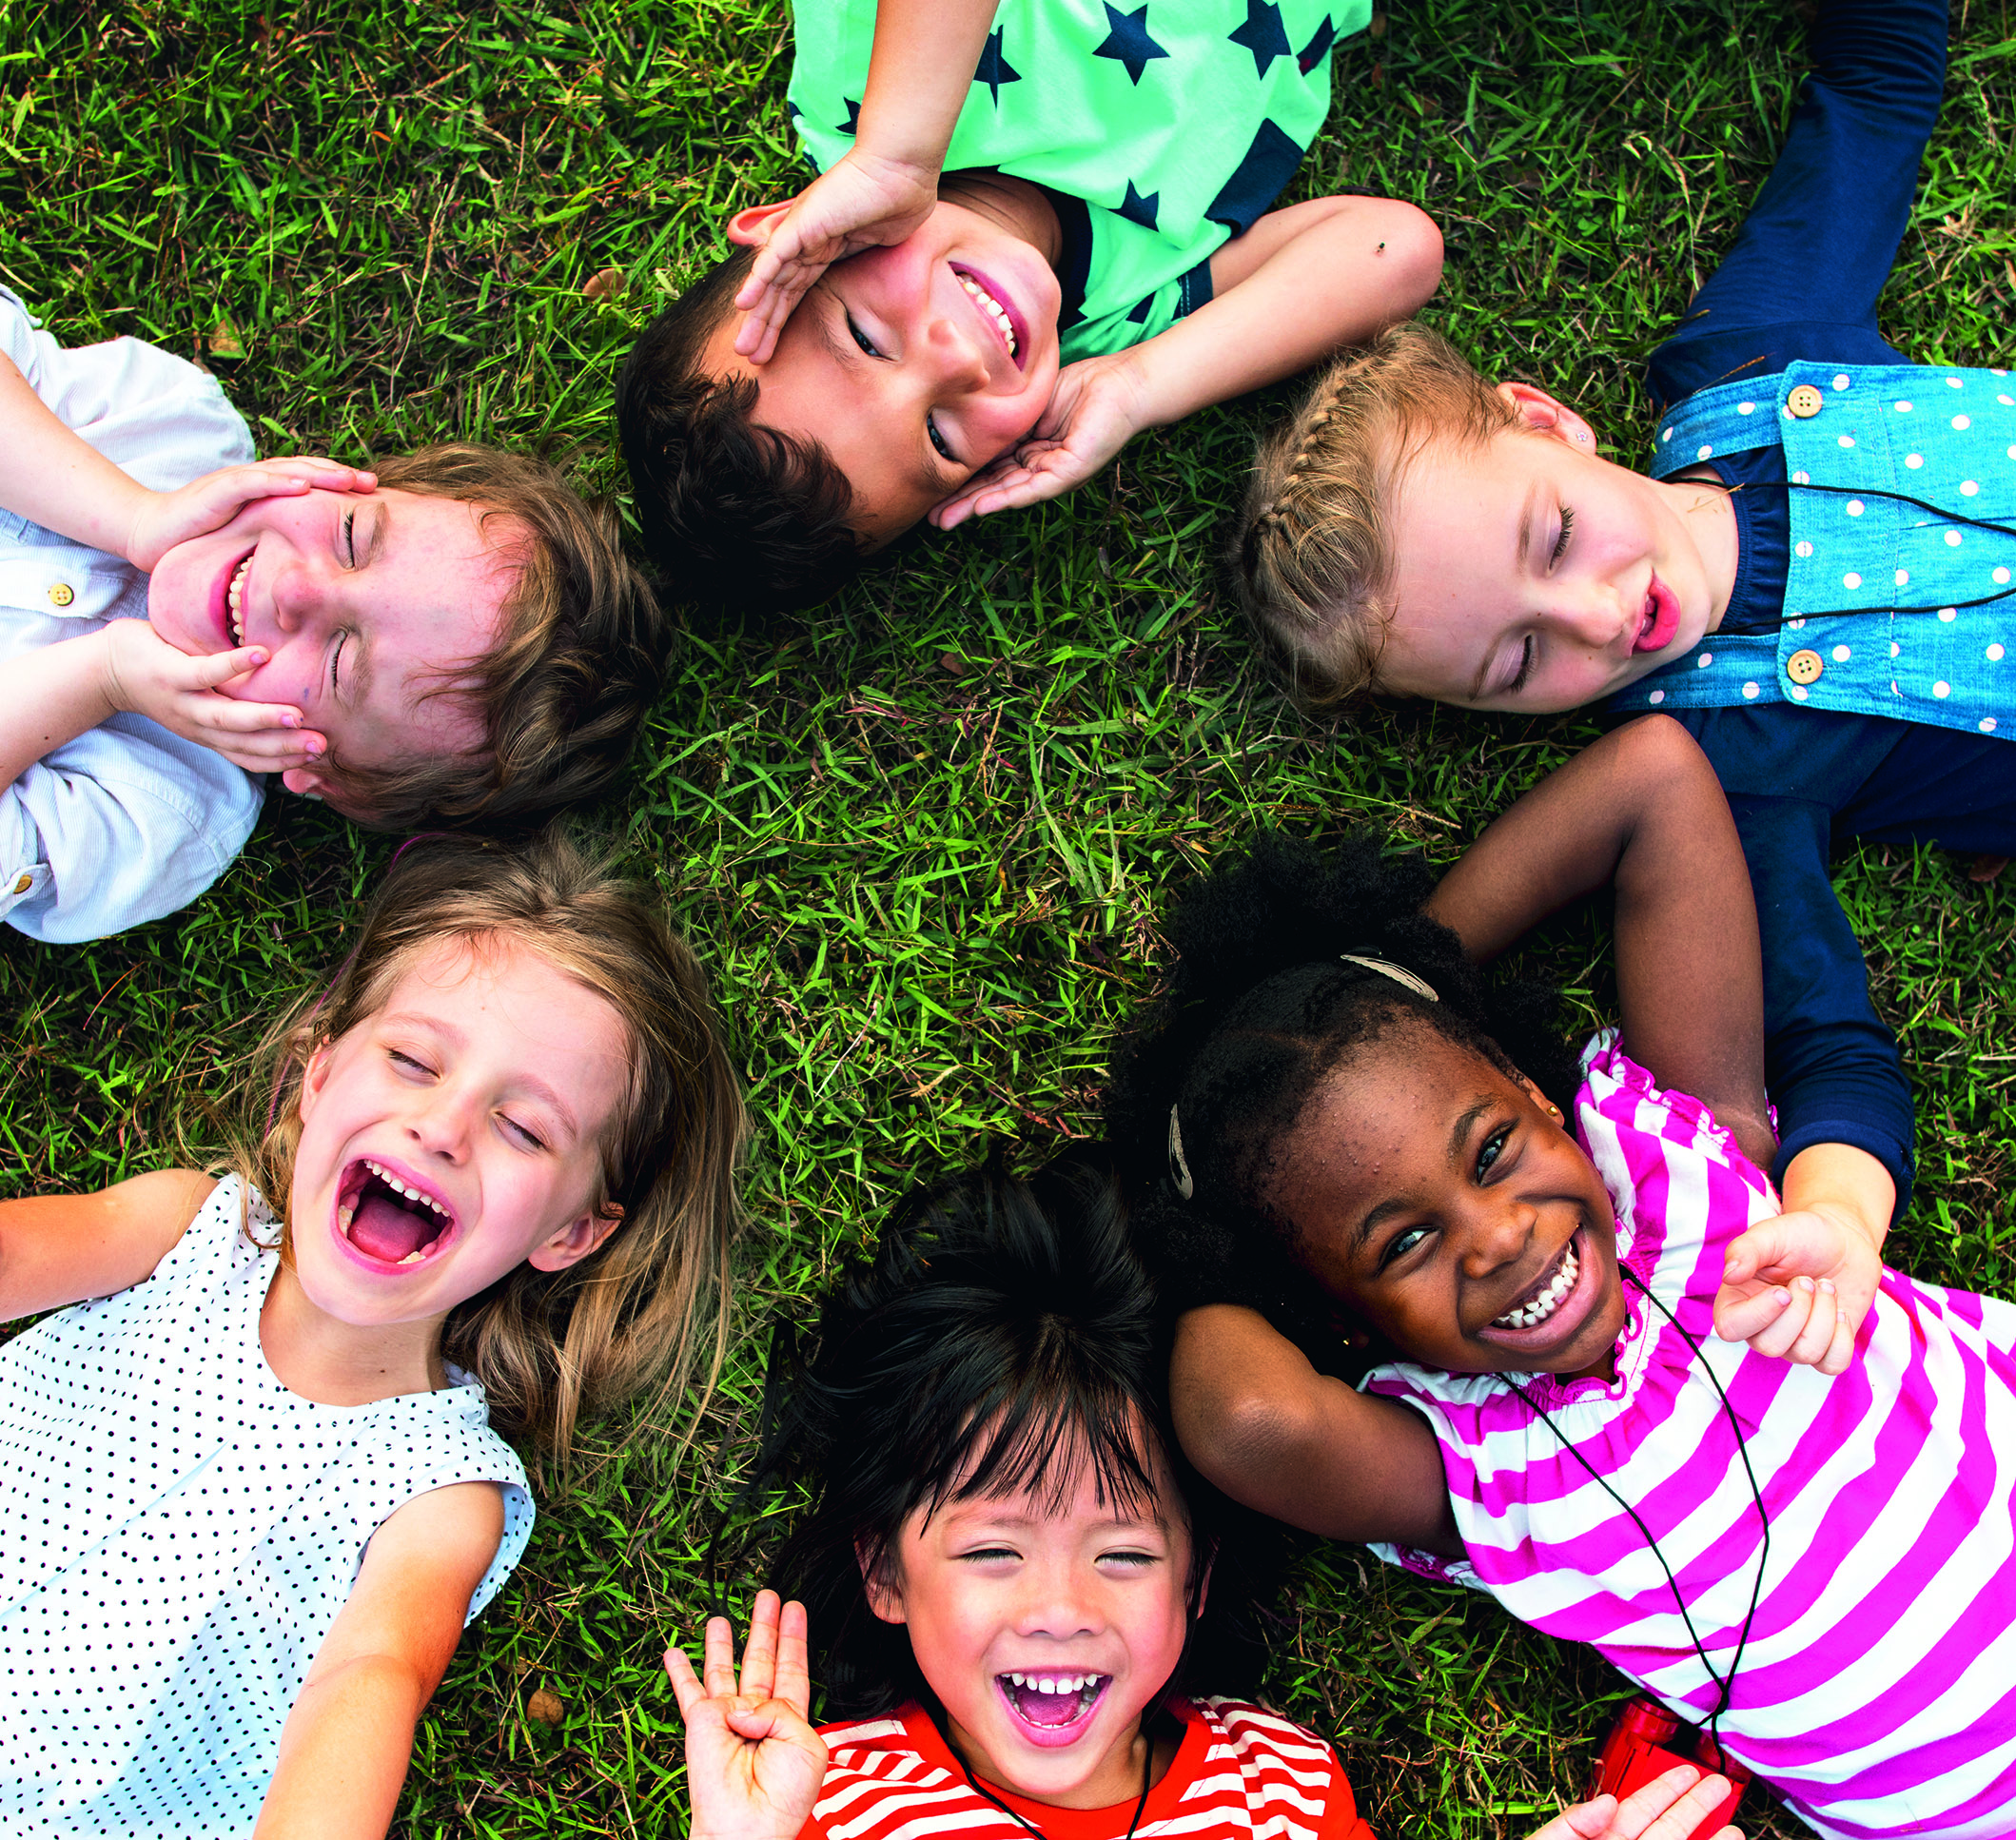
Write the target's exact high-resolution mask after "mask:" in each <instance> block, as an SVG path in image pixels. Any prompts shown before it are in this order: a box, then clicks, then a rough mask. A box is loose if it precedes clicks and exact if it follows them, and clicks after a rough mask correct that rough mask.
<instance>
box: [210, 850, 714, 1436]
mask: <svg viewBox="0 0 2016 1840" xmlns="http://www.w3.org/2000/svg"><path fill="white" fill-rule="evenodd" d="M444 940H460V941H462V942H465V943H466V944H467V945H468V947H469V948H470V949H472V950H475V951H481V950H483V949H485V948H486V947H492V946H495V945H498V944H500V943H504V942H508V943H510V944H512V945H516V946H519V947H521V948H523V949H526V950H528V951H531V952H535V953H537V954H538V956H539V957H540V958H542V959H544V960H545V961H546V963H547V964H549V965H550V966H552V967H553V968H554V969H556V970H558V971H559V972H561V973H562V974H563V975H565V976H567V977H570V978H572V979H574V980H575V981H576V982H577V983H579V984H581V985H583V986H585V987H586V988H587V989H590V990H593V991H594V992H595V993H596V995H597V996H598V997H600V998H601V999H602V1000H603V1001H604V1002H605V1003H607V1004H608V1005H609V1006H610V1007H611V1008H613V1009H614V1010H615V1011H616V1012H617V1016H618V1017H620V1018H621V1020H622V1024H623V1028H624V1031H625V1033H626V1034H627V1036H628V1037H629V1046H630V1059H631V1080H630V1090H629V1092H628V1094H627V1095H626V1100H625V1103H624V1104H623V1105H622V1106H619V1107H618V1108H617V1112H616V1114H615V1115H614V1116H612V1117H611V1118H610V1120H609V1121H608V1123H607V1125H606V1126H605V1127H604V1129H603V1133H602V1141H601V1145H600V1150H601V1167H600V1173H599V1175H598V1178H597V1186H596V1192H595V1193H594V1195H593V1196H592V1198H591V1204H592V1206H593V1207H594V1208H595V1209H597V1210H600V1209H602V1208H605V1207H606V1206H608V1205H609V1204H616V1205H617V1206H619V1207H620V1208H621V1209H622V1210H623V1214H622V1222H621V1224H620V1225H618V1226H617V1229H616V1231H615V1232H614V1233H612V1234H611V1235H610V1236H609V1238H608V1239H607V1240H606V1241H604V1242H603V1243H602V1244H601V1246H599V1247H598V1248H597V1250H596V1251H595V1252H594V1253H593V1254H591V1255H590V1256H589V1257H588V1258H586V1259H583V1260H582V1261H581V1262H580V1263H578V1264H575V1265H572V1266H570V1267H568V1268H567V1269H566V1270H564V1271H552V1272H548V1271H538V1270H535V1269H534V1268H533V1267H532V1266H531V1265H529V1264H521V1265H519V1267H518V1268H517V1269H516V1270H515V1271H513V1272H511V1273H510V1274H509V1275H508V1276H506V1277H504V1278H502V1279H500V1280H499V1282H497V1283H495V1284H493V1285H492V1286H491V1287H490V1288H489V1289H488V1290H486V1291H484V1292H482V1293H481V1294H480V1295H479V1296H476V1297H472V1298H470V1299H469V1300H467V1301H466V1302H463V1303H460V1304H459V1305H457V1307H456V1308H455V1309H453V1310H451V1311H450V1312H449V1314H448V1320H447V1321H446V1323H445V1324H444V1326H443V1329H442V1336H441V1351H442V1353H443V1355H444V1356H445V1357H446V1358H447V1359H448V1360H451V1361H453V1362H455V1363H456V1365H458V1366H460V1367H462V1368H465V1369H467V1370H468V1371H469V1372H470V1373H472V1374H474V1375H475V1376H476V1377H477V1379H479V1380H481V1381H482V1383H483V1386H484V1389H485V1390H486V1392H487V1393H488V1395H489V1399H490V1409H491V1415H492V1418H493V1419H495V1420H496V1421H497V1423H498V1424H499V1428H500V1429H502V1430H505V1431H507V1432H511V1433H514V1434H518V1435H521V1436H525V1437H528V1438H529V1439H532V1440H533V1441H534V1442H535V1443H537V1444H538V1446H539V1447H540V1448H541V1449H542V1450H543V1451H545V1452H546V1453H547V1454H548V1455H550V1456H552V1457H553V1458H556V1459H557V1460H558V1461H559V1462H560V1463H562V1464H564V1463H565V1461H566V1459H567V1457H568V1454H569V1452H570V1450H571V1448H572V1444H573V1439H574V1431H575V1426H576V1423H577V1420H578V1419H580V1418H581V1416H582V1415H583V1414H584V1413H594V1412H597V1411H600V1410H603V1409H605V1408H607V1407H609V1406H612V1405H616V1404H617V1403H620V1402H621V1401H622V1400H627V1399H629V1398H631V1397H632V1396H634V1395H635V1394H636V1393H638V1392H639V1391H641V1390H643V1389H644V1388H645V1387H646V1386H648V1385H649V1384H650V1382H651V1381H652V1380H653V1379H654V1378H656V1377H658V1376H660V1375H662V1376H663V1378H664V1383H665V1385H666V1387H667V1388H668V1389H669V1388H671V1387H673V1386H675V1385H677V1384H680V1383H682V1382H683V1381H684V1380H686V1379H687V1378H689V1376H690V1374H691V1372H692V1369H693V1367H694V1365H695V1347H696V1344H697V1343H698V1342H699V1341H700V1340H701V1337H700V1333H699V1324H700V1321H701V1318H702V1316H703V1313H704V1312H703V1305H704V1303H705V1302H706V1301H707V1300H708V1299H709V1298H710V1296H711V1298H712V1301H713V1316H714V1334H713V1351H712V1356H711V1359H710V1360H709V1362H708V1373H707V1380H706V1385H707V1387H708V1388H710V1389H711V1388H712V1385H713V1382H714V1376H715V1374H716V1373H717V1372H718V1369H719V1365H720V1361H721V1358H722V1355H723V1353H724V1351H725V1348H726V1345H727V1334H728V1307H729V1248H730V1244H731V1243H732V1241H733V1239H734V1230H735V1227H736V1225H737V1223H738V1210H737V1204H736V1192H735V1183H736V1166H737V1163H738V1160H739V1157H740V1152H741V1146H742V1141H743V1138H744V1137H745V1135H746V1133H747V1126H748V1121H747V1115H746V1113H745V1111H744V1108H743V1104H742V1092H741V1084H740V1082H739V1080H738V1079H737V1078H736V1076H735V1072H734V1067H732V1066H731V1064H730V1061H729V1057H728V1052H727V1048H726V1047H725V1046H724V1044H723V1041H722V1035H721V1028H720V1025H719V1021H718V1018H717V1016H716V1013H715V1010H714V1004H713V1002H712V1000H711V998H710V996H709V994H708V989H707V978H706V974H705V973H704V972H703V971H702V970H701V969H700V967H699V964H698V962H697V960H695V957H694V955H693V952H692V951H691V949H689V948H688V947H687V946H686V945H685V943H684V942H683V941H682V940H681V939H679V937H678V936H677V935H676V934H675V932H674V931H673V930H672V929H671V928H670V927H669V926H668V925H667V924H666V922H665V920H664V918H663V917H662V915H661V914H660V912H659V911H658V910H657V908H656V904H654V903H652V902H650V901H648V900H646V899H645V898H643V896H642V895H641V894H640V893H639V892H638V891H636V889H634V888H633V887H632V886H631V885H630V884H629V883H628V882H627V881H626V880H625V879H624V878H623V877H621V876H619V875H618V874H617V873H616V872H615V871H613V870H612V869H611V868H610V866H609V865H608V864H607V863H606V862H603V861H599V860H597V859H596V858H595V857H593V856H590V855H589V854H587V853H585V852H584V851H582V850H581V849H580V848H579V847H578V846H577V844H575V843H574V842H573V841H572V840H571V839H570V838H569V837H568V836H567V835H565V834H564V833H563V832H559V831H558V830H551V831H548V832H544V833H542V834H541V835H539V836H537V837H535V838H533V839H532V840H530V841H529V842H526V843H522V844H517V845H511V846H506V845H502V844H497V843H490V842H486V841H483V840H481V839H478V838H469V837H463V838H456V837H445V836H444V837H440V838H438V839H430V840H427V841H425V842H421V843H419V844H415V845H412V846H409V847H408V848H407V849H406V851H403V852H402V854H401V856H400V857H399V858H398V859H397V860H396V861H395V862H394V864H393V867H392V868H391V870H390V871H388V872H387V873H386V875H385V879H384V881H383V883H382V886H381V887H380V889H379V891H378V894H377V897H376V899H374V900H373V902H372V904H371V907H370V910H369V911H368V912H367V913H366V914H365V916H364V919H363V923H362V928H361V929H360V930H359V933H358V939H357V945H356V948H355V949H353V950H352V952H351V953H350V955H349V957H348V958H346V959H345V960H344V961H343V965H342V967H341V969H339V970H338V971H337V973H336V976H335V978H334V979H333V980H332V981H331V983H330V984H329V987H328V989H326V990H324V991H323V993H322V994H321V995H320V996H315V997H307V996H304V997H303V998H302V999H301V1001H300V1002H298V1003H297V1004H295V1005H294V1006H293V1008H291V1010H290V1011H289V1012H288V1013H287V1014H286V1015H284V1017H282V1018H281V1019H280V1020H279V1021H278V1022H277V1023H275V1024H274V1026H273V1027H272V1028H271V1029H270V1030H269V1031H268V1032H267V1034H266V1036H265V1038H264V1041H263V1043H262V1044H261V1046H260V1047H259V1049H258V1050H257V1052H256V1054H255V1056H254V1063H253V1070H252V1072H251V1074H250V1076H249V1077H248V1078H247V1080H246V1082H245V1088H244V1093H243V1098H242V1106H241V1110H242V1117H241V1120H240V1122H239V1127H238V1129H237V1131H236V1133H235V1135H236V1136H237V1139H238V1145H239V1152H238V1155H237V1157H236V1159H235V1160H236V1162H237V1164H238V1166H239V1172H240V1173H241V1174H242V1175H243V1176H245V1179H246V1180H247V1181H248V1182H249V1183H250V1184H252V1185H253V1186H255V1187H256V1188H258V1189H259V1191H260V1192H261V1193H263V1194H264V1196H265V1197H266V1198H267V1201H268V1203H269V1204H270V1205H271V1206H272V1207H273V1208H274V1210H275V1211H276V1212H279V1213H281V1214H282V1215H283V1256H288V1255H287V1254H286V1252H285V1247H286V1245H287V1243H288V1240H287V1235H288V1234H289V1233H290V1232H291V1222H290V1221H289V1220H288V1219H287V1216H288V1214H289V1213H290V1212H291V1197H292V1192H293V1180H294V1157H295V1151H296V1149H297V1147H298V1146H299V1145H300V1141H301V1119H300V1116H299V1110H298V1101H299V1099H300V1093H301V1081H302V1076H303V1072H304V1070H305V1069H306V1067H307V1065H308V1060H309V1057H310V1056H311V1055H312V1054H313V1053H314V1052H315V1050H316V1048H317V1047H320V1046H321V1045H322V1044H323V1043H325V1042H333V1041H335V1040H337V1039H338V1038H339V1037H341V1036H343V1035H344V1034H346V1033H348V1031H349V1030H350V1029H352V1028H356V1027H357V1026H358V1025H359V1024H360V1023H362V1022H364V1021H366V1020H367V1019H368V1018H369V1017H370V1016H371V1015H373V1014H374V1013H375V1012H376V1011H377V1010H378V1009H379V1008H381V1007H382V1005H383V1004H384V1002H385V1001H386V999H387V998H388V997H389V995H390V994H391V991H392V989H393V988H394V986H395V985H396V984H397V983H398V981H399V979H400V977H401V975H402V974H403V973H404V971H405V970H406V969H407V968H408V967H409V966H410V965H411V964H412V963H413V961H414V960H415V959H416V958H417V957H418V956H419V955H420V954H421V952H423V951H425V950H427V949H429V948H431V947H434V946H437V945H439V944H440V943H441V942H442V941H444Z"/></svg>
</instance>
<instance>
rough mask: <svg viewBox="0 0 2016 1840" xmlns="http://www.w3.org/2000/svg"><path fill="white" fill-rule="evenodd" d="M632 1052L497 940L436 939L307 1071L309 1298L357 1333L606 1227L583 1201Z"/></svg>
mask: <svg viewBox="0 0 2016 1840" xmlns="http://www.w3.org/2000/svg"><path fill="white" fill-rule="evenodd" d="M629 1060H630V1055H629V1042H628V1039H627V1036H626V1032H625V1030H624V1028H623V1025H622V1022H621V1021H620V1019H619V1018H618V1017H617V1013H616V1011H615V1010H614V1009H613V1008H611V1007H610V1006H609V1005H608V1004H607V1003H606V1002H604V1001H603V1000H602V999H601V998H600V997H598V996H597V995H596V994H595V993H594V992H593V991H591V990H589V989H586V988H585V987H584V986H582V985H580V984H577V983H576V982H575V981H574V980H573V979H572V978H569V977H565V976H563V975H562V974H561V973H560V972H558V971H557V970H555V969H553V967H552V966H550V965H549V964H547V963H546V962H545V961H544V960H543V959H541V958H538V956H536V955H535V954H533V953H531V952H529V951H527V950H526V949H524V948H523V947H521V946H519V945H516V944H514V943H512V942H510V941H505V940H497V941H486V942H484V943H483V944H482V946H481V947H480V949H478V948H476V947H473V946H472V945H471V944H470V943H469V942H467V941H462V940H445V941H442V942H441V943H440V944H439V945H436V946H433V947H431V948H429V949H427V950H426V951H425V952H423V953H421V954H420V955H418V956H417V957H416V958H415V960H414V961H413V962H412V964H411V965H410V966H408V968H407V969H406V970H405V971H404V972H403V973H402V974H401V976H400V977H399V979H398V981H397V983H396V984H395V985H394V986H393V988H392V989H391V990H390V992H389V993H388V994H387V997H386V1000H385V1002H384V1004H383V1006H382V1008H380V1009H379V1010H378V1012H377V1013H376V1014H374V1015H372V1016H369V1017H367V1018H366V1019H365V1020H364V1021H362V1022H361V1023H359V1024H358V1025H357V1026H356V1027H355V1028H351V1029H349V1030H348V1031H347V1032H345V1033H344V1034H343V1036H341V1037H340V1038H339V1039H338V1040H336V1041H334V1042H330V1043H324V1044H323V1047H320V1048H319V1049H317V1051H316V1053H315V1055H314V1057H313V1059H312V1060H311V1061H310V1063H309V1066H308V1068H307V1071H306V1074H305V1076H304V1078H303V1082H302V1090H301V1103H300V1109H301V1120H302V1133H301V1142H300V1145H299V1146H298V1148H297V1150H296V1152H295V1159H294V1182H293V1189H292V1196H291V1202H290V1206H289V1219H290V1222H291V1225H292V1242H291V1243H292V1249H293V1261H294V1269H295V1272H296V1274H297V1276H298V1279H299V1282H300V1284H301V1287H302V1289H303V1292H304V1293H305V1294H306V1296H307V1298H308V1300H309V1302H312V1303H313V1304H314V1305H315V1306H316V1307H317V1308H318V1309H320V1310H321V1311H323V1313H324V1314H325V1315H328V1316H331V1317H334V1318H336V1319H337V1320H338V1321H343V1322H346V1323H350V1324H352V1325H355V1326H379V1327H382V1326H386V1325H390V1324H393V1323H401V1322H415V1321H425V1320H429V1319H435V1318H439V1317H440V1316H442V1315H444V1314H445V1313H446V1312H447V1311H448V1310H450V1309H452V1308H453V1307H454V1306H455V1305H456V1304H458V1303H460V1302H464V1301H465V1300H467V1299H468V1298H471V1297H474V1296H476V1295H477V1294H478V1293H479V1292H480V1291H483V1290H486V1289H487V1288H488V1287H489V1286H490V1285H491V1284H492V1283H494V1282H496V1281H497V1280H498V1279H499V1278H502V1277H503V1276H505V1274H506V1273H508V1272H511V1271H514V1270H516V1269H517V1267H518V1266H519V1265H521V1264H525V1263H531V1264H533V1265H535V1266H537V1267H538V1269H540V1270H542V1271H555V1270H559V1269H562V1268H564V1267H565V1266H567V1265H570V1264H573V1263H576V1262H577V1261H578V1260H580V1259H584V1258H586V1257H587V1256H588V1254H589V1253H591V1252H593V1251H594V1250H595V1249H596V1247H597V1246H598V1245H599V1244H600V1243H602V1241H603V1240H604V1239H606V1238H607V1237H608V1235H609V1233H610V1232H611V1231H613V1230H614V1228H615V1226H616V1224H617V1220H616V1217H615V1215H614V1214H613V1213H606V1214H597V1213H596V1212H595V1211H593V1202H594V1197H595V1193H596V1190H597V1183H598V1179H599V1175H600V1170H601V1139H602V1136H603V1133H604V1131H605V1129H606V1127H607V1126H608V1125H609V1124H610V1122H611V1120H612V1119H613V1118H614V1116H615V1114H616V1111H617V1106H620V1105H621V1104H623V1103H624V1100H625V1097H626V1095H627V1092H628V1082H629Z"/></svg>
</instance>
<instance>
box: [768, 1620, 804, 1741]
mask: <svg viewBox="0 0 2016 1840" xmlns="http://www.w3.org/2000/svg"><path fill="white" fill-rule="evenodd" d="M808 1633H809V1632H808V1627H807V1622H806V1615H805V1606H804V1605H803V1604H801V1603H799V1602H798V1601H797V1600H796V1599H795V1598H793V1600H792V1601H791V1602H790V1603H788V1604H786V1605H785V1606H784V1611H783V1615H782V1616H781V1617H780V1618H779V1620H778V1626H777V1679H776V1685H775V1686H774V1688H773V1692H774V1693H775V1694H776V1696H777V1697H778V1698H779V1699H781V1700H783V1701H784V1702H785V1703H786V1704H787V1705H788V1706H790V1707H791V1709H792V1710H793V1712H795V1713H797V1714H798V1716H799V1717H800V1718H805V1717H807V1716H809V1715H810V1713H811V1711H812V1661H811V1657H810V1655H809V1654H808V1653H807V1647H806V1644H807V1636H808Z"/></svg>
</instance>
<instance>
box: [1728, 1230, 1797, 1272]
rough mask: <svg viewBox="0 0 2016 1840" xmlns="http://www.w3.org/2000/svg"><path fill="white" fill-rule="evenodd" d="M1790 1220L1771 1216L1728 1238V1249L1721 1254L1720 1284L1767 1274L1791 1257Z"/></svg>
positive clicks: (1791, 1237) (1792, 1255)
mask: <svg viewBox="0 0 2016 1840" xmlns="http://www.w3.org/2000/svg"><path fill="white" fill-rule="evenodd" d="M1790 1220H1791V1217H1790V1216H1789V1215H1785V1214H1778V1215H1774V1216H1773V1217H1772V1218H1771V1220H1768V1221H1759V1222H1758V1223H1756V1225H1754V1226H1753V1227H1752V1228H1750V1230H1749V1231H1748V1232H1746V1233H1743V1234H1742V1235H1740V1236H1739V1237H1738V1238H1737V1239H1735V1240H1733V1241H1732V1242H1731V1243H1730V1248H1729V1250H1728V1251H1727V1252H1726V1253H1724V1254H1723V1255H1722V1282H1723V1283H1725V1284H1743V1283H1748V1282H1750V1281H1751V1280H1752V1278H1755V1277H1757V1276H1758V1275H1759V1274H1760V1273H1769V1272H1770V1271H1771V1268H1772V1267H1773V1266H1775V1265H1779V1264H1782V1263H1784V1262H1785V1261H1787V1260H1789V1259H1791V1258H1792V1257H1794V1255H1795V1252H1796V1247H1795V1246H1794V1244H1793V1237H1794V1236H1793V1231H1792V1227H1791V1224H1789V1223H1790Z"/></svg>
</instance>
